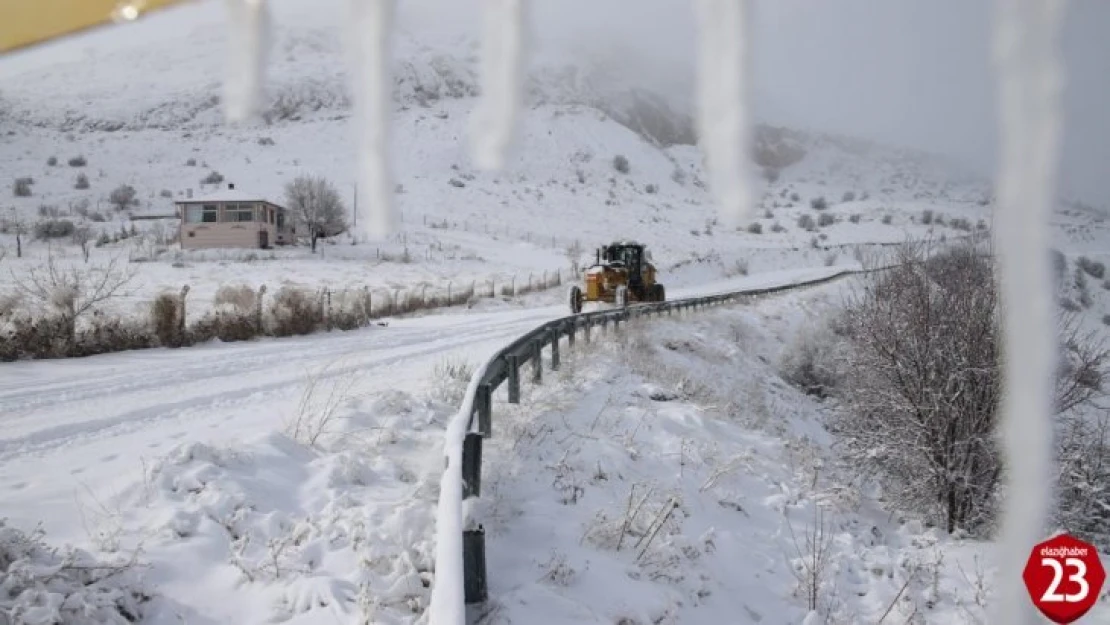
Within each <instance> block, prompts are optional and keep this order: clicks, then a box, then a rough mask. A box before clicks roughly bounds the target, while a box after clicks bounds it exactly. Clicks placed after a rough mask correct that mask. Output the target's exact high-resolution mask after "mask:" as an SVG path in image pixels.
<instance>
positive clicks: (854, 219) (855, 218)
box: [848, 213, 863, 224]
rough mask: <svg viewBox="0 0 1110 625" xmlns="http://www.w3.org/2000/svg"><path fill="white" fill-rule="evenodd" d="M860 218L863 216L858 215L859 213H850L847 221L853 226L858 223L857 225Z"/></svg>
mask: <svg viewBox="0 0 1110 625" xmlns="http://www.w3.org/2000/svg"><path fill="white" fill-rule="evenodd" d="M862 217H863V216H862V215H860V214H859V213H852V216H851V217H849V218H848V221H850V222H852V223H854V224H858V223H859V220H860V219H861V218H862Z"/></svg>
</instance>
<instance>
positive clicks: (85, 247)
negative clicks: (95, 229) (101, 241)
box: [72, 227, 93, 263]
mask: <svg viewBox="0 0 1110 625" xmlns="http://www.w3.org/2000/svg"><path fill="white" fill-rule="evenodd" d="M72 240H73V243H74V245H77V246H78V247H80V248H81V255H82V256H84V257H85V262H86V263H87V262H89V244H90V243H92V240H93V238H92V231H91V230H89V229H88V228H87V227H81V228H78V229H76V230H74V231H73V235H72Z"/></svg>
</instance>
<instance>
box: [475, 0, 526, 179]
mask: <svg viewBox="0 0 1110 625" xmlns="http://www.w3.org/2000/svg"><path fill="white" fill-rule="evenodd" d="M524 11H525V6H524V0H485V11H484V15H483V18H484V22H485V26H484V37H483V40H482V96H481V99H480V100H479V102H478V108H477V110H476V111H475V113H474V117H473V118H472V119H471V133H472V140H471V141H472V146H473V149H474V160H475V162H476V163H477V165H478V167H480V168H482V169H501V168H502V167H503V166H504V165H505V159H506V157H507V156H508V153H509V149H510V148H511V145H512V140H513V136H514V133H515V131H516V124H517V117H518V115H519V111H520V106H521V99H522V97H523V95H522V93H523V88H524V87H523V84H524V67H525V62H526V61H525V59H526V50H525V43H524V20H525V13H524Z"/></svg>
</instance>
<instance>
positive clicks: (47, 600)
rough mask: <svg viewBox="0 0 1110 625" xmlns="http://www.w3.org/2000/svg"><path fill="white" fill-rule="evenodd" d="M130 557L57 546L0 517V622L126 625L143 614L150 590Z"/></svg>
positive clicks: (135, 620)
mask: <svg viewBox="0 0 1110 625" xmlns="http://www.w3.org/2000/svg"><path fill="white" fill-rule="evenodd" d="M135 568H136V563H135V562H134V561H129V560H117V561H112V562H106V561H100V560H97V559H95V558H94V557H93V556H92V555H90V554H89V553H87V552H85V551H81V550H78V549H72V548H70V549H66V550H64V551H63V550H59V549H57V548H54V547H51V546H50V545H48V544H47V543H46V542H44V541H43V533H42V532H41V531H39V530H36V531H33V532H31V533H26V532H23V531H21V530H18V529H16V528H14V527H10V526H8V525H7V523H6V522H5V521H4V520H3V519H0V623H12V624H13V625H14V624H16V623H27V624H28V625H31V624H43V625H46V624H54V623H59V624H60V623H66V624H72V625H124V624H126V623H135V622H138V621H139V620H141V619H142V617H143V605H144V604H145V603H146V602H147V601H149V600H150V595H149V594H148V593H147V591H146V590H145V589H144V588H143V586H142V585H141V583H140V582H139V580H138V579H137V576H136V575H135Z"/></svg>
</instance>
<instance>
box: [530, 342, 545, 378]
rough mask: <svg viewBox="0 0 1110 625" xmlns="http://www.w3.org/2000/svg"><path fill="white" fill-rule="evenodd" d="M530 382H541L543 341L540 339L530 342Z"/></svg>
mask: <svg viewBox="0 0 1110 625" xmlns="http://www.w3.org/2000/svg"><path fill="white" fill-rule="evenodd" d="M532 382H534V383H536V384H540V383H542V382H543V343H542V342H540V341H535V342H534V343H532Z"/></svg>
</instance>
